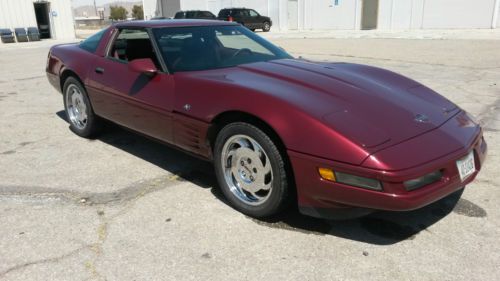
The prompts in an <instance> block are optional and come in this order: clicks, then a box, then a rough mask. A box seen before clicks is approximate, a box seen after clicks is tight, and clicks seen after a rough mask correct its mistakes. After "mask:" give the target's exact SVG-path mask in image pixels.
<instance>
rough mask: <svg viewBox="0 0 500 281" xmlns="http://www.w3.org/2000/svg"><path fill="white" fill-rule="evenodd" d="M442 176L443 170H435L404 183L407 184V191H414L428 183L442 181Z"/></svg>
mask: <svg viewBox="0 0 500 281" xmlns="http://www.w3.org/2000/svg"><path fill="white" fill-rule="evenodd" d="M442 177H443V172H441V171H435V172H432V173H429V174H427V175H425V176H422V177H419V178H416V179H412V180H407V181H405V182H404V183H403V185H404V186H405V188H406V190H407V191H412V190H415V189H419V188H421V187H424V186H426V185H429V184H431V183H435V182H437V181H440V180H441V178H442Z"/></svg>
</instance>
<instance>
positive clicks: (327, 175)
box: [318, 168, 335, 181]
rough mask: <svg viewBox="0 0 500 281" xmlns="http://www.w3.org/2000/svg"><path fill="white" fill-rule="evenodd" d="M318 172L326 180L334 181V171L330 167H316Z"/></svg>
mask: <svg viewBox="0 0 500 281" xmlns="http://www.w3.org/2000/svg"><path fill="white" fill-rule="evenodd" d="M318 172H319V175H320V176H321V178H322V179H324V180H327V181H335V173H334V172H333V170H332V169H328V168H318Z"/></svg>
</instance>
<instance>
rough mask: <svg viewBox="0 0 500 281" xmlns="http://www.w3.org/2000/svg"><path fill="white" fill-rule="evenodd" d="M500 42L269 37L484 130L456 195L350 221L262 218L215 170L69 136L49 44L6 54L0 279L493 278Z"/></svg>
mask: <svg viewBox="0 0 500 281" xmlns="http://www.w3.org/2000/svg"><path fill="white" fill-rule="evenodd" d="M490 39H491V40H490ZM493 39H495V40H493ZM499 39H500V38H485V39H481V40H461V39H450V40H407V39H380V38H368V39H367V38H344V39H331V38H310V39H303V38H285V37H276V38H271V40H272V41H274V42H275V43H277V44H278V45H280V46H282V47H284V48H285V49H287V50H289V51H290V52H291V53H293V54H294V55H296V56H303V57H305V58H309V59H314V60H330V61H349V62H357V63H365V64H370V65H376V66H380V67H384V68H388V69H391V70H393V71H396V72H399V73H402V74H404V75H407V76H409V77H412V78H413V79H416V80H417V81H420V82H422V83H424V84H426V85H428V86H430V87H431V88H433V89H435V90H437V91H438V92H440V93H441V94H443V95H444V96H446V97H447V98H449V99H450V100H452V101H454V102H455V103H457V104H458V105H459V106H461V107H463V108H464V109H466V110H468V111H469V112H471V113H472V114H473V115H475V116H476V117H477V119H478V120H480V122H481V123H482V124H483V126H484V129H485V139H486V141H487V142H488V144H489V155H488V159H487V162H486V164H485V166H484V169H483V170H482V172H481V173H480V174H479V176H478V178H477V180H476V181H475V182H474V183H472V184H471V185H469V186H467V188H466V189H465V191H464V192H463V194H455V195H453V196H450V197H448V198H445V199H443V200H441V201H438V202H436V203H434V204H432V205H430V206H427V207H425V208H423V209H421V210H417V211H413V212H406V213H388V212H380V213H376V214H373V215H370V216H368V217H365V218H361V219H357V220H351V221H325V220H318V219H312V218H308V217H304V216H301V215H299V214H298V213H297V212H296V211H294V210H290V211H288V212H287V213H284V214H283V215H281V216H279V217H276V218H273V219H269V220H255V219H252V218H249V217H246V216H244V215H242V214H240V213H238V212H236V211H235V210H233V209H232V208H230V207H229V206H228V205H227V204H226V203H225V201H224V199H223V198H222V196H221V194H220V192H219V191H218V189H217V184H216V182H215V176H214V174H213V172H212V170H211V166H210V164H208V163H204V162H202V161H199V160H196V159H194V158H192V157H189V156H187V155H185V154H183V153H181V152H177V151H175V150H173V149H171V148H168V147H165V146H162V145H160V144H157V143H155V142H153V141H150V140H148V139H146V138H143V137H141V136H138V135H135V134H133V133H130V132H127V131H124V130H122V129H120V128H117V127H113V126H110V127H109V128H108V130H107V132H106V133H104V134H103V135H102V136H101V137H99V138H97V139H95V140H86V139H82V138H79V137H77V136H76V135H74V134H73V133H71V132H70V130H69V129H68V123H67V122H66V121H65V118H66V117H65V114H64V112H63V111H62V110H63V103H62V98H61V95H60V94H58V93H57V92H56V90H54V89H53V88H52V87H51V86H50V85H49V83H48V82H47V79H46V77H45V73H44V67H45V62H46V61H45V60H46V57H47V52H48V49H49V46H50V45H52V44H54V43H56V42H53V41H43V42H41V43H27V44H24V45H22V44H18V45H16V46H3V45H0V66H1V67H0V214H1V215H0V280H262V279H265V280H337V279H340V280H498V276H500V243H499V237H500V209H499V208H498V206H499V204H498V200H500V199H499V198H500V188H499V187H500V181H499V180H498V179H497V178H495V176H498V171H499V170H500V155H499V152H500V147H499V145H500V51H499V50H500V40H499ZM495 171H496V172H495Z"/></svg>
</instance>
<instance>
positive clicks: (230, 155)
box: [214, 122, 289, 217]
mask: <svg viewBox="0 0 500 281" xmlns="http://www.w3.org/2000/svg"><path fill="white" fill-rule="evenodd" d="M214 158H215V170H216V175H217V180H218V182H219V185H220V187H221V189H222V192H223V193H224V196H225V197H226V198H227V199H228V201H229V202H230V204H231V205H232V206H233V207H234V208H235V209H237V210H239V211H241V212H242V213H244V214H247V215H249V216H252V217H268V216H271V215H274V214H276V213H277V212H279V211H280V210H281V209H283V208H284V207H285V206H286V204H287V203H288V201H289V198H288V197H289V190H288V182H287V178H286V170H285V163H284V158H283V156H282V155H281V153H280V152H279V150H278V148H277V147H276V145H275V143H274V142H273V141H272V140H271V139H270V138H269V137H268V136H267V135H266V134H265V133H264V132H263V131H262V130H260V129H259V128H257V127H255V126H253V125H251V124H248V123H242V122H237V123H231V124H229V125H226V126H225V127H224V128H223V129H222V130H221V131H220V133H219V134H218V136H217V139H216V142H215V149H214Z"/></svg>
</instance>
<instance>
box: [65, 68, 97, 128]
mask: <svg viewBox="0 0 500 281" xmlns="http://www.w3.org/2000/svg"><path fill="white" fill-rule="evenodd" d="M63 97H64V109H65V111H66V116H67V117H68V122H69V125H70V126H69V127H70V129H71V131H73V132H74V133H75V134H77V135H79V136H80V137H84V138H90V137H93V136H95V134H96V133H97V132H98V131H99V129H100V126H101V124H100V120H99V119H98V117H97V116H96V115H95V114H94V111H93V110H92V106H91V104H90V100H89V98H88V96H87V92H86V91H85V88H84V87H83V85H82V84H81V83H80V81H78V80H77V79H76V78H74V77H69V78H68V79H66V81H65V82H64V86H63Z"/></svg>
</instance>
